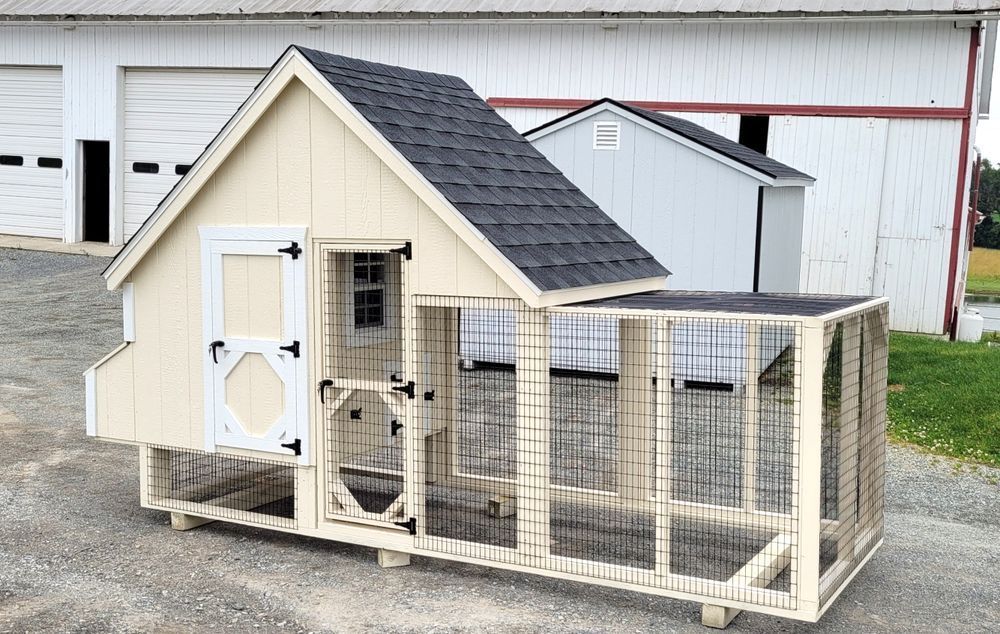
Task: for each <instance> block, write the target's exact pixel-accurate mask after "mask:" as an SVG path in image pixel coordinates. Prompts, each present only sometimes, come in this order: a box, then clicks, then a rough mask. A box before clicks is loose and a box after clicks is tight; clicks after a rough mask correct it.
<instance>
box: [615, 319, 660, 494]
mask: <svg viewBox="0 0 1000 634" xmlns="http://www.w3.org/2000/svg"><path fill="white" fill-rule="evenodd" d="M653 323H654V322H652V321H651V320H649V319H622V320H620V321H619V322H618V351H619V361H618V366H619V370H618V417H619V418H618V494H619V496H621V497H622V498H625V499H629V500H648V499H649V497H650V493H651V490H652V487H651V486H650V481H649V479H650V464H651V459H652V455H651V448H652V447H651V446H652V442H653V437H652V436H653V435H652V428H651V424H650V423H651V421H652V403H651V399H650V398H649V396H650V394H649V392H650V388H651V387H652V377H653V358H652V351H653V340H652V332H653V328H652V325H653Z"/></svg>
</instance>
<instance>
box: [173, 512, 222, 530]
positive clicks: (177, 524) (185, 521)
mask: <svg viewBox="0 0 1000 634" xmlns="http://www.w3.org/2000/svg"><path fill="white" fill-rule="evenodd" d="M214 521H215V520H213V519H209V518H207V517H198V516H196V515H188V514H187V513H171V514H170V528H172V529H174V530H175V531H189V530H191V529H192V528H198V527H199V526H204V525H205V524H211V523H212V522H214Z"/></svg>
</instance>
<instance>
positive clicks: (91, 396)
mask: <svg viewBox="0 0 1000 634" xmlns="http://www.w3.org/2000/svg"><path fill="white" fill-rule="evenodd" d="M95 375H96V370H95V369H94V368H90V369H89V370H87V371H86V372H84V373H83V383H84V387H85V390H86V399H87V435H88V436H97V377H96V376H95Z"/></svg>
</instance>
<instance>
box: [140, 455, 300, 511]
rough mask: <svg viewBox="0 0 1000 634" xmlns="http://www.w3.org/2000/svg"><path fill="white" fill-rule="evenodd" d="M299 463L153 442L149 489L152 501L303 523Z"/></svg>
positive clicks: (179, 507) (182, 508)
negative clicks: (300, 510) (299, 500)
mask: <svg viewBox="0 0 1000 634" xmlns="http://www.w3.org/2000/svg"><path fill="white" fill-rule="evenodd" d="M297 469H298V468H297V467H296V465H294V464H290V463H286V462H278V461H274V460H265V459H260V458H244V457H241V456H235V455H230V454H224V453H206V452H202V451H193V450H187V449H172V448H168V447H161V446H156V445H151V446H150V447H149V459H148V461H147V471H146V474H147V492H148V495H149V501H150V503H151V504H152V505H154V506H158V507H161V508H166V509H170V510H175V511H182V512H186V513H191V514H193V515H204V516H208V517H218V518H223V519H235V520H241V521H245V522H248V523H252V524H258V525H261V526H277V527H282V528H295V527H296V526H297V517H298V513H297V509H298V495H297V477H296V476H297Z"/></svg>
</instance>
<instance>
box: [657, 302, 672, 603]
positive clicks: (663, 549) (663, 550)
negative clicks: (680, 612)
mask: <svg viewBox="0 0 1000 634" xmlns="http://www.w3.org/2000/svg"><path fill="white" fill-rule="evenodd" d="M653 324H654V325H655V328H656V482H655V488H656V504H655V509H656V564H655V566H656V570H655V574H656V578H657V579H658V580H659V583H660V584H662V585H663V586H664V587H667V586H668V585H669V583H668V582H669V579H670V522H671V520H672V519H673V518H672V516H671V513H670V503H671V497H672V491H671V488H672V487H671V477H672V473H671V470H672V468H673V466H672V461H671V453H672V451H673V389H672V387H671V380H672V376H673V358H672V356H671V355H672V353H673V324H672V322H670V321H668V320H666V319H657V320H656V321H654V322H653Z"/></svg>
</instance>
